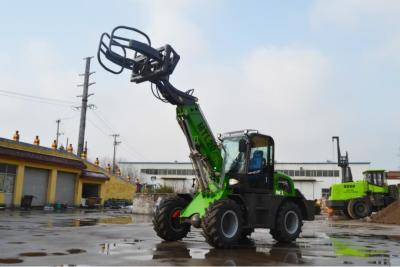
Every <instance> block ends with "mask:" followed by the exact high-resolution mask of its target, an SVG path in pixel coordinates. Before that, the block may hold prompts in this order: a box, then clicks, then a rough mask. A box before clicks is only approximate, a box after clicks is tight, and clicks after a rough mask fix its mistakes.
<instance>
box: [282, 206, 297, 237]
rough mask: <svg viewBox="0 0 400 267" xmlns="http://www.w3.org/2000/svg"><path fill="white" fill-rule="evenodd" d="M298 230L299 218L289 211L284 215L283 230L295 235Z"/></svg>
mask: <svg viewBox="0 0 400 267" xmlns="http://www.w3.org/2000/svg"><path fill="white" fill-rule="evenodd" d="M298 228H299V216H298V215H297V213H296V212H294V211H292V210H290V211H288V212H287V213H286V215H285V229H286V231H287V232H288V233H289V234H294V233H296V231H297V229H298Z"/></svg>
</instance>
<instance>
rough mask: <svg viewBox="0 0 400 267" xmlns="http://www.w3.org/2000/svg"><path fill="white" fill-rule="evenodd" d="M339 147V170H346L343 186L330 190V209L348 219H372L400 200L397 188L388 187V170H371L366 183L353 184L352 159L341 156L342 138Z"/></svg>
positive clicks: (337, 141)
mask: <svg viewBox="0 0 400 267" xmlns="http://www.w3.org/2000/svg"><path fill="white" fill-rule="evenodd" d="M332 140H333V141H335V140H336V143H337V153H338V166H339V167H341V168H342V183H339V184H334V185H332V186H331V188H330V190H329V195H328V200H327V201H326V205H327V207H329V208H331V209H333V210H334V211H339V212H341V213H343V215H345V216H346V217H347V218H352V219H360V218H364V217H367V216H369V215H371V213H372V212H373V211H377V210H380V209H382V208H384V207H386V206H388V205H389V204H390V203H392V202H393V201H394V200H396V199H398V198H399V192H398V189H397V186H395V185H390V186H388V185H387V179H386V173H385V170H367V171H364V172H363V175H364V179H363V180H360V181H353V176H352V174H351V169H350V166H349V156H348V153H347V152H346V155H344V156H342V155H341V154H340V145H339V137H338V136H334V137H332Z"/></svg>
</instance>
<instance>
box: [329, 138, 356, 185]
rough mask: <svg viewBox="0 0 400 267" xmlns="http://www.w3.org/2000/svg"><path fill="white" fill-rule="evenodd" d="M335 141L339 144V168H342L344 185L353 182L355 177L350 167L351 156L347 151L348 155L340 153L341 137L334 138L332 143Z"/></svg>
mask: <svg viewBox="0 0 400 267" xmlns="http://www.w3.org/2000/svg"><path fill="white" fill-rule="evenodd" d="M335 140H336V144H337V157H338V166H339V167H341V168H342V183H347V182H352V181H353V175H352V173H351V168H350V166H349V154H348V153H347V151H346V155H344V156H342V155H341V153H340V144H339V136H332V142H334V141H335Z"/></svg>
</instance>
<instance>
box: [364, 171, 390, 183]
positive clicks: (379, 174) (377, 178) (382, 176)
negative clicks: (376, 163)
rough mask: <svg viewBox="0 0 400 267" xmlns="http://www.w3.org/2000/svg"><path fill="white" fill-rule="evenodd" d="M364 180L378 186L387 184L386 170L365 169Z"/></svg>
mask: <svg viewBox="0 0 400 267" xmlns="http://www.w3.org/2000/svg"><path fill="white" fill-rule="evenodd" d="M363 174H364V180H365V181H366V182H367V183H368V184H372V185H376V186H385V185H386V184H387V183H386V172H385V170H368V171H364V172H363Z"/></svg>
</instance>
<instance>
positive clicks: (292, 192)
mask: <svg viewBox="0 0 400 267" xmlns="http://www.w3.org/2000/svg"><path fill="white" fill-rule="evenodd" d="M282 180H284V181H287V182H288V184H289V189H290V190H283V189H282V188H280V187H279V181H282ZM274 195H278V196H286V197H294V196H296V192H295V187H294V183H293V180H292V178H291V177H290V176H288V175H286V174H284V173H283V172H274Z"/></svg>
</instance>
